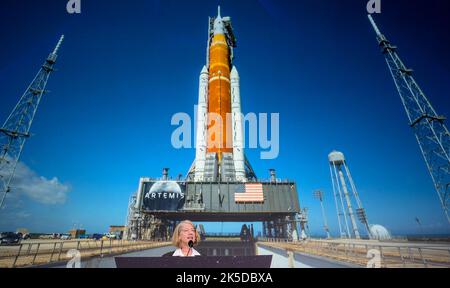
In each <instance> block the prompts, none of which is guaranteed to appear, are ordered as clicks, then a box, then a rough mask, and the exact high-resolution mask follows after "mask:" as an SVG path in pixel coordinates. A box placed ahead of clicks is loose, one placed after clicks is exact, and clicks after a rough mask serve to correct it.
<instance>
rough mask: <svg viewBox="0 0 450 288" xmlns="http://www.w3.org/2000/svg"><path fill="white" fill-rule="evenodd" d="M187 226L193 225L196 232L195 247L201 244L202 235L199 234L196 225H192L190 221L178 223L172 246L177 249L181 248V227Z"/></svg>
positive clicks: (174, 231)
mask: <svg viewBox="0 0 450 288" xmlns="http://www.w3.org/2000/svg"><path fill="white" fill-rule="evenodd" d="M185 224H188V225H191V226H192V227H193V228H194V230H195V239H194V245H197V244H198V243H199V242H200V234H198V231H197V229H195V225H194V223H192V222H191V221H189V220H184V221H181V222H180V223H178V225H177V227H175V230H173V236H172V244H173V245H174V246H176V247H177V248H181V247H180V244H181V239H180V232H181V227H182V226H183V225H185Z"/></svg>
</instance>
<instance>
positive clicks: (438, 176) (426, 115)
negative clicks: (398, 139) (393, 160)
mask: <svg viewBox="0 0 450 288" xmlns="http://www.w3.org/2000/svg"><path fill="white" fill-rule="evenodd" d="M368 17H369V21H370V23H371V24H372V27H373V29H374V30H375V33H376V34H377V40H378V44H379V45H380V47H381V50H382V53H383V55H384V57H385V59H386V63H387V65H388V67H389V71H390V72H391V75H392V78H393V79H394V83H395V86H396V88H397V91H398V93H399V95H400V99H401V100H402V104H403V107H404V108H405V111H406V115H407V116H408V120H409V125H410V126H411V127H412V128H413V130H414V133H415V136H416V139H417V142H418V143H419V147H420V151H421V152H422V155H423V158H424V160H425V163H426V165H427V168H428V171H429V172H430V175H431V178H432V180H433V184H434V187H435V189H436V192H437V194H438V196H439V200H440V202H441V205H442V208H443V210H444V213H445V216H446V217H447V220H448V222H449V223H450V218H449V211H448V210H449V199H450V197H449V192H450V187H449V186H450V158H449V156H450V134H449V131H448V129H447V127H446V126H445V125H444V120H445V117H444V116H441V115H438V114H437V113H436V111H435V110H434V108H433V107H432V106H431V103H430V101H429V100H428V98H427V97H426V96H425V94H424V93H423V91H422V90H421V89H420V87H419V85H418V84H417V82H416V81H415V80H414V77H413V70H412V69H409V68H407V67H406V66H405V64H404V63H403V61H402V60H401V59H400V57H399V55H398V53H397V47H395V46H393V45H391V43H390V42H389V41H388V40H387V39H386V37H385V36H384V35H383V34H382V33H381V32H380V30H379V29H378V27H377V25H376V24H375V21H374V20H373V18H372V17H371V16H370V15H368Z"/></svg>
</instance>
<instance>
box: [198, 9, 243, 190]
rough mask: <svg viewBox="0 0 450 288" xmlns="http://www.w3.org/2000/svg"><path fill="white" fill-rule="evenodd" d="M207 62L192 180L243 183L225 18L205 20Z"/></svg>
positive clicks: (230, 46)
mask: <svg viewBox="0 0 450 288" xmlns="http://www.w3.org/2000/svg"><path fill="white" fill-rule="evenodd" d="M208 36H209V38H208V46H207V63H206V65H205V66H203V69H202V70H201V72H200V77H199V95H198V110H197V135H196V154H195V162H194V163H193V165H192V167H191V171H190V174H191V173H192V174H193V175H194V177H193V178H194V181H208V180H209V181H220V180H234V181H239V182H245V181H246V167H245V156H244V135H243V126H242V125H243V123H242V121H243V119H242V113H241V98H240V87H239V73H238V71H237V69H236V67H235V66H234V65H233V62H232V60H233V47H235V39H234V35H233V31H232V28H231V20H230V18H229V17H222V16H221V15H220V6H219V8H218V15H217V17H215V18H214V21H211V19H210V21H209V35H208Z"/></svg>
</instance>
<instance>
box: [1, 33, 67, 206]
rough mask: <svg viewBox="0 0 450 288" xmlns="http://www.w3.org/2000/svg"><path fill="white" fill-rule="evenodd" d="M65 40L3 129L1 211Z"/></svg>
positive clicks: (50, 55)
mask: <svg viewBox="0 0 450 288" xmlns="http://www.w3.org/2000/svg"><path fill="white" fill-rule="evenodd" d="M63 39H64V35H62V36H61V38H60V39H59V41H58V43H57V44H56V47H55V49H54V50H53V52H51V53H50V54H49V56H48V57H47V59H46V60H45V62H44V64H43V65H42V67H41V69H39V72H38V73H37V74H36V76H35V77H34V79H33V81H31V84H30V85H29V86H28V88H27V89H26V90H25V92H24V93H23V95H22V97H21V98H20V100H19V102H18V103H17V105H16V106H15V107H14V109H13V110H12V112H11V114H10V115H9V116H8V118H7V119H6V121H5V123H4V124H3V126H2V127H1V128H0V197H1V199H0V208H1V207H2V206H3V203H4V201H5V198H6V195H7V194H8V192H10V191H11V181H12V179H13V177H14V173H15V170H16V167H17V162H18V161H19V158H20V154H21V153H22V150H23V146H24V144H25V141H26V139H27V138H29V137H30V127H31V124H32V123H33V119H34V116H35V115H36V111H37V108H38V106H39V102H40V101H41V98H42V95H44V93H45V92H46V91H45V86H46V85H47V81H48V77H49V76H50V73H51V72H52V71H53V70H54V69H53V66H54V64H55V62H56V58H57V56H58V54H57V53H58V50H59V47H60V46H61V43H62V41H63Z"/></svg>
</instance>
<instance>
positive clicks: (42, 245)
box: [0, 239, 170, 268]
mask: <svg viewBox="0 0 450 288" xmlns="http://www.w3.org/2000/svg"><path fill="white" fill-rule="evenodd" d="M167 245H170V243H169V242H154V241H152V242H150V241H128V240H113V239H108V240H84V239H83V240H81V239H80V240H74V241H61V240H59V241H30V242H23V243H21V244H19V245H15V246H1V248H2V249H1V250H0V268H5V267H8V268H14V267H24V266H32V265H37V264H45V263H51V262H58V261H68V260H70V259H72V257H73V255H70V253H67V252H68V251H70V250H71V249H76V250H78V251H79V252H80V256H81V258H83V257H93V256H104V255H106V254H118V253H126V252H131V251H139V250H144V249H150V248H157V247H162V246H167Z"/></svg>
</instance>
